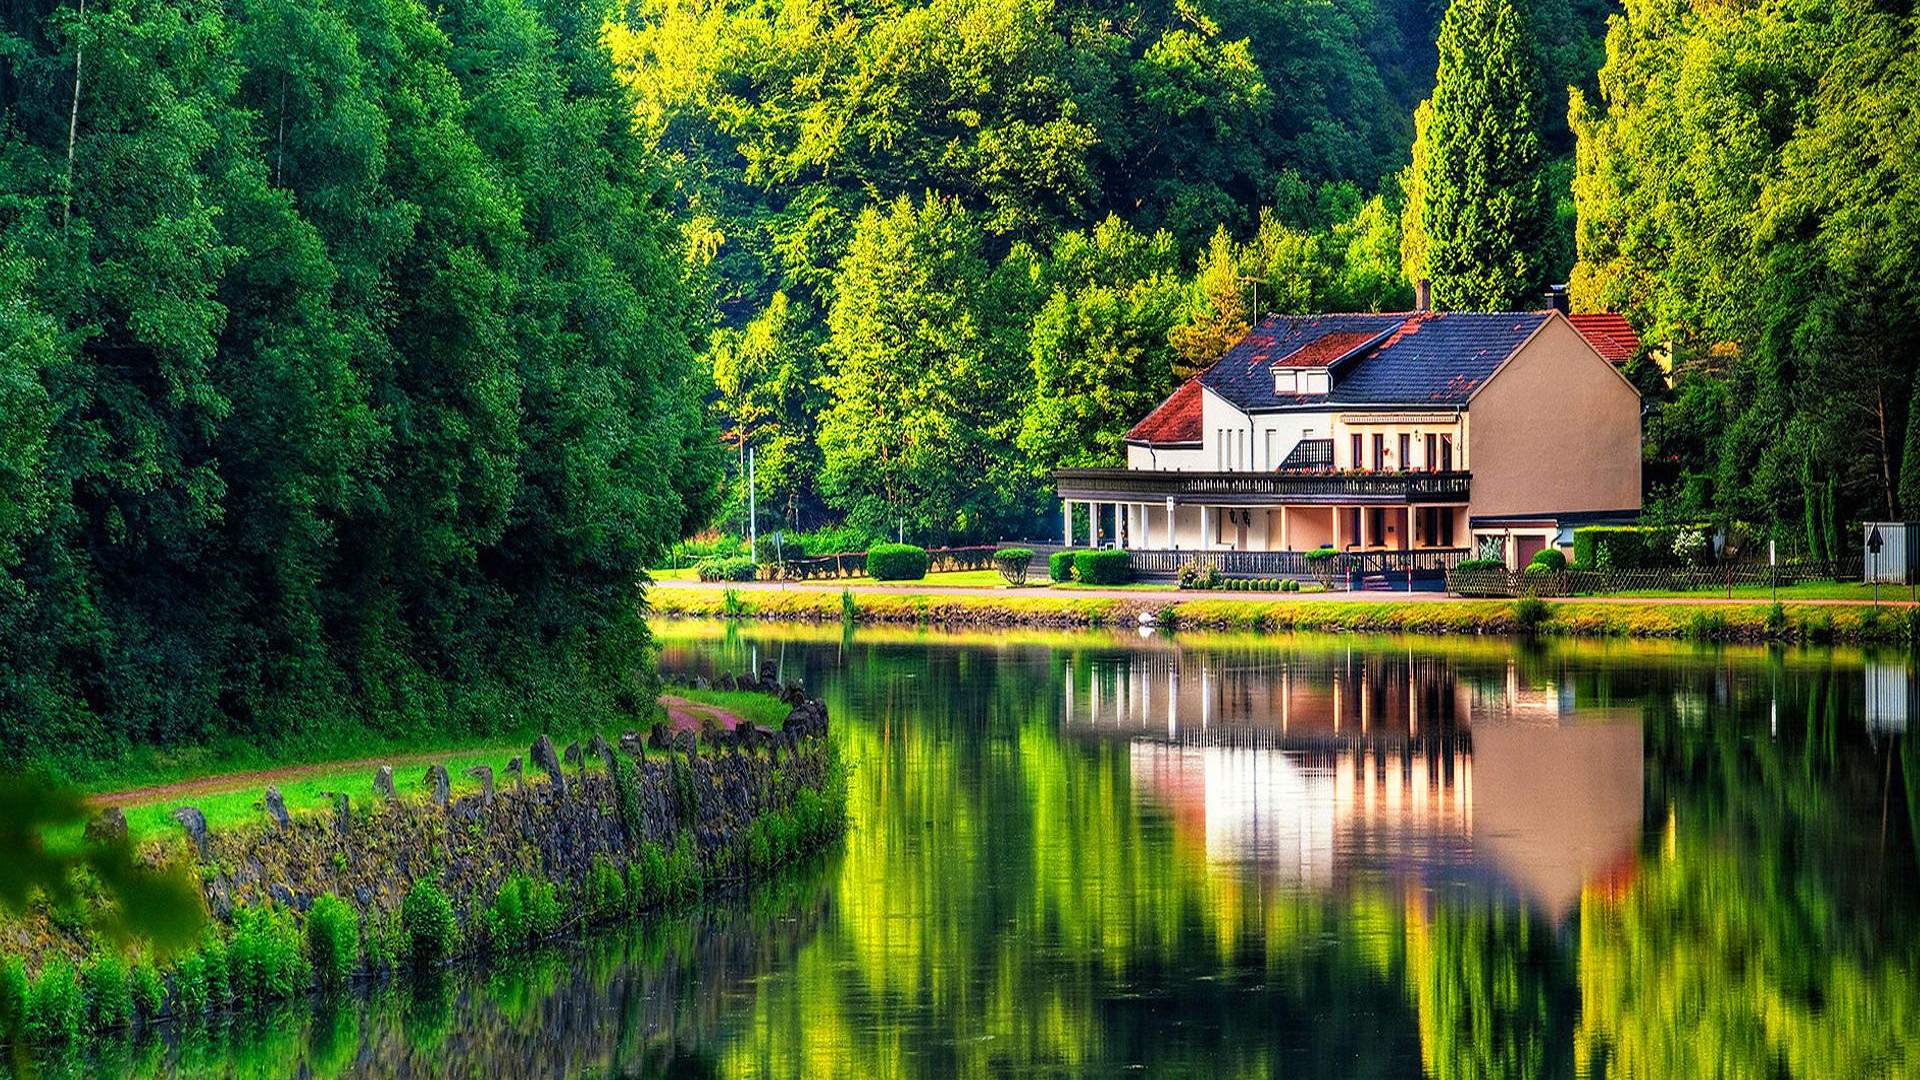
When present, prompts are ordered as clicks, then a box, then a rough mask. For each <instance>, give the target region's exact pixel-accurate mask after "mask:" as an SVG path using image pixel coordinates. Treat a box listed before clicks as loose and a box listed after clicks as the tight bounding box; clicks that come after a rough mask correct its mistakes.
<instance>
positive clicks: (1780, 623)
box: [1766, 600, 1920, 638]
mask: <svg viewBox="0 0 1920 1080" xmlns="http://www.w3.org/2000/svg"><path fill="white" fill-rule="evenodd" d="M1916 610H1917V611H1920V609H1916ZM1787 629H1788V623H1787V609H1786V607H1785V606H1784V605H1783V604H1781V603H1780V601H1778V600H1775V601H1774V602H1773V606H1772V607H1770V608H1768V609H1767V622H1766V631H1767V636H1768V637H1770V638H1782V637H1786V636H1787Z"/></svg>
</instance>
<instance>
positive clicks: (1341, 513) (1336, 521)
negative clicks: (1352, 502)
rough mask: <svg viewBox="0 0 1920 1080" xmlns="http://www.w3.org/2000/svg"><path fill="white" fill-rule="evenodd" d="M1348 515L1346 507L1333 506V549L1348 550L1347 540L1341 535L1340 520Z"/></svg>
mask: <svg viewBox="0 0 1920 1080" xmlns="http://www.w3.org/2000/svg"><path fill="white" fill-rule="evenodd" d="M1346 516H1347V508H1346V507H1344V506H1336V507H1334V508H1333V550H1335V551H1345V550H1347V542H1346V540H1345V539H1344V538H1343V537H1341V535H1340V522H1341V521H1342V519H1344V518H1345V517H1346Z"/></svg>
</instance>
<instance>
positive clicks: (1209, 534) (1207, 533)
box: [1200, 503, 1213, 551]
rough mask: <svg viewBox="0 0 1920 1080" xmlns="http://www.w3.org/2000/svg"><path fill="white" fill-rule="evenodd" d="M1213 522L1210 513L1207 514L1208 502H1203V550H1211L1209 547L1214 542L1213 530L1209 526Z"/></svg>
mask: <svg viewBox="0 0 1920 1080" xmlns="http://www.w3.org/2000/svg"><path fill="white" fill-rule="evenodd" d="M1211 524H1212V523H1211V521H1210V520H1209V515H1208V514H1207V504H1206V503H1201V504H1200V550H1201V551H1206V550H1209V548H1210V547H1211V545H1212V544H1213V530H1212V529H1211V528H1210V527H1209V526H1210V525H1211Z"/></svg>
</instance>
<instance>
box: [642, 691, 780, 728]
mask: <svg viewBox="0 0 1920 1080" xmlns="http://www.w3.org/2000/svg"><path fill="white" fill-rule="evenodd" d="M666 693H667V695H668V696H669V697H679V698H685V699H687V700H688V701H691V702H693V703H694V704H695V705H711V706H713V707H714V708H716V709H723V710H725V711H727V712H730V713H732V714H733V715H735V716H737V717H739V718H741V719H742V720H746V721H749V722H751V723H752V724H753V725H754V726H756V727H763V728H767V729H768V730H770V731H779V730H780V729H781V728H783V727H786V725H787V714H788V713H790V712H792V711H793V706H791V705H788V704H787V703H786V702H784V701H781V700H780V699H779V698H776V697H769V696H768V695H766V694H761V693H756V692H754V691H752V690H695V689H693V688H692V687H687V686H670V687H668V688H667V691H666Z"/></svg>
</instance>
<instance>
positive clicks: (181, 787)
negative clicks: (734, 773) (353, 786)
mask: <svg viewBox="0 0 1920 1080" xmlns="http://www.w3.org/2000/svg"><path fill="white" fill-rule="evenodd" d="M660 704H661V705H663V706H665V707H666V710H667V723H668V724H670V725H672V729H673V730H674V731H679V730H681V729H682V728H685V729H687V730H690V731H694V732H698V731H700V729H701V728H702V727H703V726H704V725H705V721H707V720H709V719H711V720H712V721H713V722H714V723H715V724H717V725H718V726H720V727H722V728H726V729H728V730H732V729H733V728H734V727H735V726H736V725H738V724H739V723H740V717H738V716H735V715H734V714H733V713H731V712H728V711H727V710H725V709H722V708H720V707H719V706H717V705H701V704H699V703H697V702H692V701H688V700H687V699H686V698H682V697H671V696H662V697H661V698H660ZM516 752H519V751H517V750H516V749H515V748H513V747H495V748H492V749H489V748H486V747H479V748H475V749H470V750H433V751H427V752H425V753H419V754H399V755H393V754H389V755H386V756H384V757H369V758H358V759H355V760H351V761H322V762H318V763H315V764H312V765H289V766H287V767H285V768H280V769H254V770H251V771H248V772H230V773H221V774H219V775H218V776H202V777H196V778H194V779H192V780H176V781H174V782H173V783H170V784H153V785H150V786H147V787H137V788H128V789H126V790H125V791H109V792H104V793H102V794H99V795H89V796H87V802H89V803H91V804H92V805H94V806H98V807H103V808H104V807H108V806H118V807H121V808H122V809H124V808H126V807H129V806H145V805H147V804H148V803H157V802H171V801H173V800H175V799H180V798H184V797H187V796H191V795H206V794H219V793H222V792H228V791H240V790H244V789H247V788H254V787H265V786H266V785H268V784H280V783H284V782H286V781H289V780H305V779H309V778H312V777H315V776H325V775H329V774H332V773H364V774H366V775H368V776H371V775H372V774H373V771H374V770H375V769H378V768H379V767H380V766H382V765H391V766H393V767H394V769H395V771H398V770H399V769H400V768H401V767H403V766H407V765H418V766H421V767H423V768H424V767H426V766H428V765H432V764H434V763H435V762H444V761H446V760H447V759H448V758H449V757H454V756H472V755H479V754H492V753H501V754H511V753H516Z"/></svg>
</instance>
